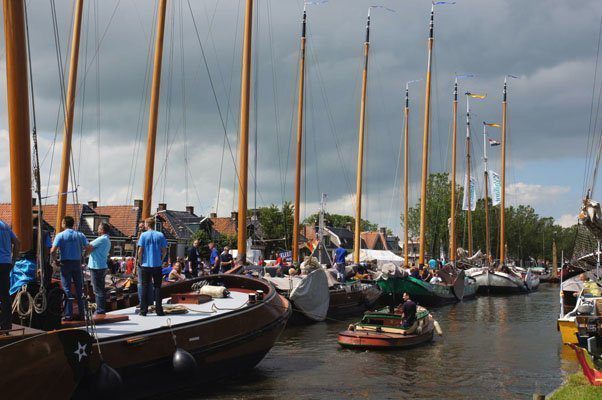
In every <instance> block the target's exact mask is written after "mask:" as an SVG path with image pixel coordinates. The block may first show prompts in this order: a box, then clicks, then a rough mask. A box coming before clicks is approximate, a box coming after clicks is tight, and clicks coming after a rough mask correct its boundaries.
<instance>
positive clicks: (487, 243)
mask: <svg viewBox="0 0 602 400" xmlns="http://www.w3.org/2000/svg"><path fill="white" fill-rule="evenodd" d="M483 167H484V172H483V176H484V185H485V251H486V252H487V253H486V254H487V261H486V262H487V263H488V264H489V260H490V258H491V241H490V237H489V189H488V188H489V172H488V169H487V124H486V123H485V122H483Z"/></svg>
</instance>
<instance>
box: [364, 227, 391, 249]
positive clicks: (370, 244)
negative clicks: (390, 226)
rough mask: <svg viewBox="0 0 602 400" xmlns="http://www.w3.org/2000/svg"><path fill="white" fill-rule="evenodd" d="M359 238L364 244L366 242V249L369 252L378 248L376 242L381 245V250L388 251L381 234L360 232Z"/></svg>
mask: <svg viewBox="0 0 602 400" xmlns="http://www.w3.org/2000/svg"><path fill="white" fill-rule="evenodd" d="M360 237H361V238H362V240H363V241H364V242H366V248H368V249H370V250H376V249H377V246H378V242H380V243H381V247H380V248H381V249H383V250H388V246H387V241H386V239H385V238H384V237H383V234H382V233H380V232H378V231H376V232H362V233H360Z"/></svg>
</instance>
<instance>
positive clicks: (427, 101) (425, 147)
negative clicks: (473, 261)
mask: <svg viewBox="0 0 602 400" xmlns="http://www.w3.org/2000/svg"><path fill="white" fill-rule="evenodd" d="M434 29H435V6H434V5H431V20H430V23H429V39H428V42H427V46H428V58H427V64H426V85H425V97H424V132H423V138H422V182H421V187H420V254H418V265H424V253H425V252H426V237H425V236H426V183H427V179H428V152H429V133H430V131H429V128H430V113H431V64H432V61H433V44H434V41H435V37H434Z"/></svg>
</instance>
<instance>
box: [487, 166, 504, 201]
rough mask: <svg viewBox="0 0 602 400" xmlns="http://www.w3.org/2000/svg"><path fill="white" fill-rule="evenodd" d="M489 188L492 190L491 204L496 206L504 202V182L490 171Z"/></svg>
mask: <svg viewBox="0 0 602 400" xmlns="http://www.w3.org/2000/svg"><path fill="white" fill-rule="evenodd" d="M489 187H490V188H491V204H492V205H494V206H497V205H499V204H500V203H501V202H502V181H501V179H500V176H499V175H498V174H496V173H495V172H493V171H491V170H489Z"/></svg>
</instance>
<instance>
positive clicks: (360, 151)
mask: <svg viewBox="0 0 602 400" xmlns="http://www.w3.org/2000/svg"><path fill="white" fill-rule="evenodd" d="M370 9H371V8H368V18H367V19H366V41H365V42H364V70H363V72H362V100H361V103H360V126H359V137H358V148H357V177H356V178H357V179H356V195H355V231H354V236H353V262H354V263H356V264H357V263H359V262H360V247H361V239H360V234H361V221H362V174H363V168H364V128H365V125H366V86H367V84H368V54H369V51H370Z"/></svg>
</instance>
